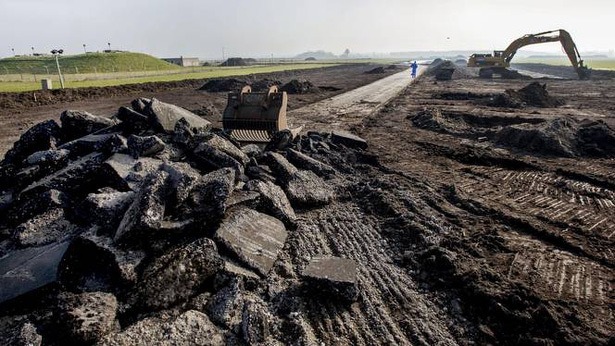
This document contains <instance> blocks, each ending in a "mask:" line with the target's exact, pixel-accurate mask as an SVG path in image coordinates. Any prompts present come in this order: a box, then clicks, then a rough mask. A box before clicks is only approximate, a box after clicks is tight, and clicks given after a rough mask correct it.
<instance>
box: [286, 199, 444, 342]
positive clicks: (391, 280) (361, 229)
mask: <svg viewBox="0 0 615 346" xmlns="http://www.w3.org/2000/svg"><path fill="white" fill-rule="evenodd" d="M304 216H305V218H304V220H306V221H305V223H304V224H303V225H302V227H300V228H299V230H298V233H300V234H298V235H297V238H296V239H297V247H298V248H300V249H305V253H306V255H307V256H306V257H308V256H310V257H311V256H314V255H321V254H326V255H335V256H340V257H345V258H350V259H353V260H355V261H356V262H357V265H358V277H359V285H360V292H361V293H360V297H359V300H358V302H357V303H355V304H353V306H352V307H351V308H350V309H348V310H341V309H338V308H336V307H335V306H327V307H326V308H323V309H321V310H320V311H314V312H312V314H311V316H310V322H311V325H312V327H313V328H314V331H315V334H316V335H317V336H318V337H319V338H321V340H323V341H324V342H326V343H327V344H346V343H347V344H353V345H372V344H375V343H378V342H377V341H378V340H387V342H388V343H390V344H396V345H407V344H425V345H428V344H443V345H452V344H455V341H454V340H455V338H454V337H453V336H452V335H451V334H450V332H449V330H448V327H447V326H446V325H445V324H443V321H447V320H450V317H449V318H444V315H445V313H444V312H442V311H439V310H438V309H437V308H436V307H435V306H434V304H433V303H432V302H430V301H429V300H428V299H427V298H426V297H425V296H424V295H423V294H421V293H420V292H419V291H418V290H417V287H416V283H415V282H414V281H413V280H412V278H411V277H410V276H409V275H407V274H406V273H405V272H404V271H403V270H402V269H401V268H399V267H398V266H396V265H394V264H393V261H392V259H391V257H390V256H389V254H388V253H387V250H386V249H387V248H388V245H387V242H386V240H385V239H384V238H383V237H382V236H381V235H380V225H379V222H378V220H377V219H375V218H373V217H370V216H367V215H366V214H364V212H362V211H361V210H360V209H359V207H357V206H355V205H352V204H349V205H341V206H340V205H338V206H337V207H329V208H327V209H325V210H320V211H313V212H309V213H308V215H304Z"/></svg>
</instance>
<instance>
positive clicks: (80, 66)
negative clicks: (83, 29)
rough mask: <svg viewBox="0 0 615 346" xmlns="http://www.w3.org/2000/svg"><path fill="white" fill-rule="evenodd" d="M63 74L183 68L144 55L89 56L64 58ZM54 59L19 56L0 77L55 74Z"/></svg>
mask: <svg viewBox="0 0 615 346" xmlns="http://www.w3.org/2000/svg"><path fill="white" fill-rule="evenodd" d="M59 61H60V67H61V69H62V73H65V74H69V73H105V72H132V71H163V70H173V69H180V68H181V67H179V66H177V65H173V64H170V63H168V62H166V61H163V60H160V59H158V58H155V57H153V56H151V55H147V54H142V53H130V52H118V53H87V54H79V55H67V56H60V57H59ZM55 71H56V64H55V58H54V57H53V56H51V55H50V56H42V57H35V56H19V57H12V58H5V59H0V74H21V73H24V74H41V75H42V74H54V73H55Z"/></svg>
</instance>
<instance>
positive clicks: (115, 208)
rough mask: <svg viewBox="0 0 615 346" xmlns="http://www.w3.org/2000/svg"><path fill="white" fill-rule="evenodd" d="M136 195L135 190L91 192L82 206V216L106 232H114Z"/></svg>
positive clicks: (84, 219)
mask: <svg viewBox="0 0 615 346" xmlns="http://www.w3.org/2000/svg"><path fill="white" fill-rule="evenodd" d="M134 197H135V193H134V192H133V191H127V192H120V191H116V190H113V189H107V190H106V191H104V192H100V193H90V194H88V195H87V197H86V198H85V200H84V201H83V207H82V208H80V214H81V217H82V219H83V221H84V222H90V223H94V224H96V225H98V226H99V227H100V229H101V230H102V231H104V232H113V233H114V232H115V230H116V229H117V227H118V226H119V224H120V221H121V220H122V217H123V215H124V213H125V212H126V209H128V206H130V204H131V203H132V202H133V200H134Z"/></svg>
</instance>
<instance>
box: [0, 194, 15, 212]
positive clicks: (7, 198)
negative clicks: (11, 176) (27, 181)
mask: <svg viewBox="0 0 615 346" xmlns="http://www.w3.org/2000/svg"><path fill="white" fill-rule="evenodd" d="M13 201H14V199H13V193H12V192H10V191H4V192H0V211H1V212H4V211H5V210H8V209H9V208H10V207H11V205H12V204H13Z"/></svg>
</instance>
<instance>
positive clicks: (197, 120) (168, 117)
mask: <svg viewBox="0 0 615 346" xmlns="http://www.w3.org/2000/svg"><path fill="white" fill-rule="evenodd" d="M145 113H146V114H147V115H148V116H149V118H150V121H151V123H152V124H153V126H154V128H156V129H157V130H158V131H160V132H165V133H171V134H172V133H173V131H175V124H176V123H177V121H179V120H180V119H182V118H184V120H185V121H187V122H188V124H190V128H193V129H202V130H204V131H207V130H209V129H210V128H211V123H210V122H209V121H207V120H205V119H203V118H201V117H199V116H198V115H196V114H194V113H192V112H190V111H188V110H186V109H183V108H181V107H178V106H175V105H172V104H168V103H164V102H160V101H158V100H157V99H155V98H153V99H152V100H151V102H150V103H149V104H147V105H146V106H145Z"/></svg>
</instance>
